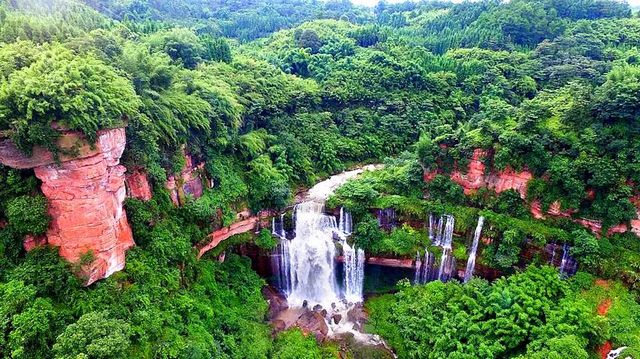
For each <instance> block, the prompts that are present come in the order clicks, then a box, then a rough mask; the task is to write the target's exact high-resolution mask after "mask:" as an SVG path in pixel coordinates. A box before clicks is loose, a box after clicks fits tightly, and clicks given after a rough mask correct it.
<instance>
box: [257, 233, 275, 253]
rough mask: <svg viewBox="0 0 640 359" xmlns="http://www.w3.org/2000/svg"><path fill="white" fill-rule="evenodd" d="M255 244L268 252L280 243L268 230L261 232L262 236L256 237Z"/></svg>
mask: <svg viewBox="0 0 640 359" xmlns="http://www.w3.org/2000/svg"><path fill="white" fill-rule="evenodd" d="M255 243H256V245H257V246H258V247H260V248H262V249H264V250H267V251H270V250H273V249H274V248H276V246H277V245H278V241H277V240H276V239H275V238H273V235H272V234H271V231H270V230H268V229H266V228H263V229H262V230H260V234H258V236H257V237H256V239H255Z"/></svg>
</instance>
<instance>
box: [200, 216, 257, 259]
mask: <svg viewBox="0 0 640 359" xmlns="http://www.w3.org/2000/svg"><path fill="white" fill-rule="evenodd" d="M269 215H270V213H269V212H266V211H264V212H260V213H258V215H256V216H251V215H250V213H249V211H242V212H240V213H238V214H237V216H236V218H237V222H235V223H233V224H232V225H230V226H227V227H223V228H220V229H218V230H217V231H214V232H213V233H211V234H209V237H208V242H207V243H206V244H205V245H203V246H201V247H199V248H198V258H200V257H202V256H203V255H204V254H205V253H207V252H208V251H210V250H212V249H213V248H215V247H217V246H218V244H220V242H222V241H224V240H225V239H227V238H229V237H231V236H234V235H236V234H241V233H247V232H249V231H255V230H256V229H258V228H259V226H258V224H260V226H268V225H269V222H268V221H267V218H268V217H269Z"/></svg>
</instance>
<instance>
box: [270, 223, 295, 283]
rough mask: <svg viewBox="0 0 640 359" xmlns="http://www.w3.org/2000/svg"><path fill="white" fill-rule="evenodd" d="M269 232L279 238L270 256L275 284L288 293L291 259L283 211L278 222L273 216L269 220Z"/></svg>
mask: <svg viewBox="0 0 640 359" xmlns="http://www.w3.org/2000/svg"><path fill="white" fill-rule="evenodd" d="M271 234H272V235H273V236H274V237H277V238H279V239H280V240H279V242H278V245H277V247H276V249H275V252H274V253H273V255H272V256H271V261H272V266H273V273H274V275H275V277H276V284H277V285H278V288H280V289H281V290H282V291H283V292H284V293H285V294H286V295H288V294H289V293H290V292H291V270H290V263H291V261H290V260H289V240H288V239H287V235H286V231H285V229H284V213H283V214H282V215H281V216H280V221H279V222H276V219H275V217H274V218H273V219H272V220H271Z"/></svg>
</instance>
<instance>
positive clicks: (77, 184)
mask: <svg viewBox="0 0 640 359" xmlns="http://www.w3.org/2000/svg"><path fill="white" fill-rule="evenodd" d="M125 143H126V139H125V130H124V128H117V129H111V130H103V131H100V132H99V133H98V139H97V141H96V143H95V145H93V146H92V145H90V144H89V143H88V142H87V141H86V140H85V139H84V138H83V136H81V135H80V134H78V133H73V132H66V133H63V134H62V136H61V137H60V139H59V141H58V147H59V148H61V149H63V150H65V149H66V150H69V149H74V151H73V154H72V155H61V156H60V162H59V163H56V162H55V161H54V159H53V155H52V154H51V153H50V152H49V151H47V150H45V149H43V148H39V147H36V148H34V150H33V154H32V156H31V157H27V156H25V155H24V154H23V153H21V152H20V151H18V150H17V149H16V148H15V146H14V145H13V143H11V141H8V140H4V141H1V142H0V163H2V164H4V165H7V166H10V167H14V168H33V169H34V172H35V175H36V177H38V178H39V179H40V180H41V181H42V187H41V189H42V193H43V194H44V195H45V197H46V198H47V200H48V202H49V214H50V215H51V218H52V220H51V223H50V226H49V229H48V231H47V235H46V243H48V244H50V245H53V246H56V247H59V251H60V256H62V257H63V258H65V259H67V260H68V261H70V262H72V263H78V262H79V261H80V259H81V257H82V256H83V255H85V254H87V253H89V252H91V253H92V254H93V260H92V261H91V262H90V263H88V264H86V265H83V266H82V274H83V275H84V276H86V284H87V285H88V284H91V283H93V282H94V281H96V280H98V279H101V278H105V277H108V276H109V275H111V274H112V273H114V272H116V271H119V270H121V269H123V268H124V264H125V251H126V250H127V249H129V248H131V247H132V246H134V245H135V244H134V241H133V236H132V233H131V229H130V227H129V223H128V222H127V215H126V213H125V211H124V209H123V207H122V205H123V202H124V199H125V196H126V190H125V185H124V180H125V176H124V173H125V171H126V169H125V168H124V167H123V166H121V165H120V164H119V162H120V156H121V155H122V152H123V151H124V147H125ZM43 242H44V241H43V239H39V240H37V241H35V240H34V239H27V242H26V243H25V248H27V249H30V248H32V247H33V246H34V245H37V244H43Z"/></svg>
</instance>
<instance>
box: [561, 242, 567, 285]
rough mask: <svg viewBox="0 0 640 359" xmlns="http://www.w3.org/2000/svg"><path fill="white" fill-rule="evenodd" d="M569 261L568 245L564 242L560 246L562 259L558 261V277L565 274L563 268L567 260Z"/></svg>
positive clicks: (565, 266)
mask: <svg viewBox="0 0 640 359" xmlns="http://www.w3.org/2000/svg"><path fill="white" fill-rule="evenodd" d="M568 261H569V246H568V245H567V244H566V243H565V244H564V245H563V246H562V260H561V261H560V277H564V276H565V274H566V273H565V270H566V269H567V262H568Z"/></svg>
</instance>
